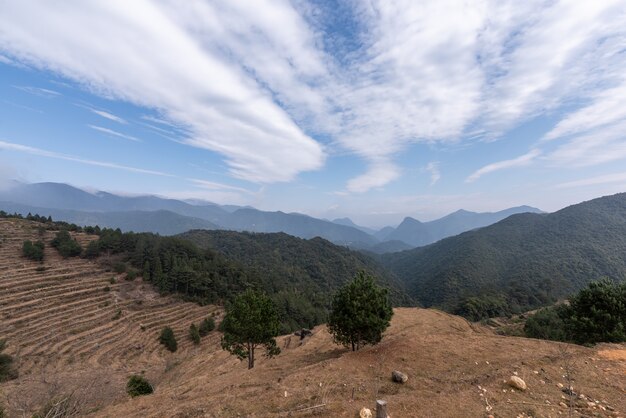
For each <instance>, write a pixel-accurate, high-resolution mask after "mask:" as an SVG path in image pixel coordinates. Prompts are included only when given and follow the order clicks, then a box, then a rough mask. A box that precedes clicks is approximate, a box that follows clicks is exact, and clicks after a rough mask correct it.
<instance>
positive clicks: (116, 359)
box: [0, 219, 216, 417]
mask: <svg viewBox="0 0 626 418" xmlns="http://www.w3.org/2000/svg"><path fill="white" fill-rule="evenodd" d="M38 226H39V224H37V223H34V222H28V221H24V220H16V219H0V338H6V339H7V349H6V352H7V353H8V354H11V355H13V356H14V357H15V360H16V365H17V367H18V369H19V374H20V376H19V378H18V379H17V380H13V381H10V382H7V383H4V384H3V385H2V386H0V401H3V403H4V404H5V407H6V408H7V409H8V411H9V412H10V415H9V416H14V415H15V416H22V415H24V416H28V417H30V416H31V415H30V414H29V413H31V414H32V412H33V411H35V410H36V409H38V408H40V407H41V406H43V405H44V404H45V403H46V402H48V401H50V400H52V399H56V398H62V397H65V396H68V395H70V394H73V396H74V397H75V398H79V399H80V402H81V403H82V406H83V407H84V408H86V409H94V410H95V409H98V408H100V407H102V406H103V405H106V404H109V403H111V402H114V401H119V400H122V399H125V398H126V394H125V385H126V379H127V378H128V376H129V375H130V374H131V373H142V372H144V373H145V375H146V376H147V377H148V378H149V379H151V381H152V382H154V383H156V384H158V383H159V381H160V380H161V379H162V376H163V375H164V373H165V370H166V368H168V367H171V365H172V364H174V363H175V362H177V361H180V360H179V359H180V358H182V357H184V356H185V355H187V354H189V353H190V352H193V351H194V350H196V348H195V347H193V346H192V343H191V341H189V340H188V338H187V334H188V330H189V325H190V324H191V323H192V322H196V323H199V322H200V321H201V320H202V319H203V318H205V317H206V316H208V315H210V314H211V313H213V312H216V309H215V307H200V306H198V305H196V304H193V303H187V302H182V301H179V300H177V299H175V298H172V297H160V296H159V295H158V294H157V293H156V292H154V291H153V290H152V288H151V287H150V286H149V285H146V284H143V283H142V282H141V279H136V280H135V281H132V282H129V281H126V280H124V277H125V274H121V275H120V274H116V273H114V272H112V271H106V270H108V269H107V268H105V267H103V266H102V265H101V264H100V263H98V262H92V261H87V260H83V259H80V258H71V259H65V260H64V259H62V258H61V257H60V256H59V255H58V254H57V252H56V250H54V249H53V248H51V247H50V246H49V245H46V249H45V260H44V262H43V263H38V262H34V261H30V260H27V259H25V258H23V257H22V256H21V248H22V242H23V241H24V240H26V239H31V240H35V239H40V235H39V232H38ZM53 237H54V233H53V232H46V233H45V236H44V237H43V239H44V240H45V241H46V243H48V242H49V241H50V240H51V239H52V238H53ZM75 237H76V238H77V239H78V241H79V242H81V244H83V245H84V244H85V243H86V242H87V241H88V240H90V239H94V238H95V237H90V236H87V235H84V234H78V235H76V236H75ZM112 279H114V280H112ZM164 326H170V327H172V328H173V329H174V331H175V333H176V336H177V338H178V342H179V351H178V352H177V353H175V354H170V353H169V352H167V351H166V350H165V349H164V348H163V347H162V346H161V345H160V344H159V342H158V336H159V333H160V331H161V328H162V327H164Z"/></svg>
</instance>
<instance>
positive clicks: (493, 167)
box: [465, 149, 541, 183]
mask: <svg viewBox="0 0 626 418" xmlns="http://www.w3.org/2000/svg"><path fill="white" fill-rule="evenodd" d="M540 154H541V151H539V150H537V149H534V150H531V151H530V152H529V153H528V154H524V155H522V156H520V157H517V158H513V159H511V160H504V161H498V162H497V163H492V164H489V165H486V166H484V167H482V168H480V169H478V170H476V171H475V172H474V173H472V174H471V175H470V176H469V177H468V178H467V179H465V182H466V183H471V182H474V181H476V180H478V179H479V178H480V177H482V176H484V175H485V174H489V173H493V172H494V171H500V170H505V169H507V168H514V167H524V166H527V165H530V164H531V163H532V162H533V160H534V159H535V158H537V157H538V156H539V155H540Z"/></svg>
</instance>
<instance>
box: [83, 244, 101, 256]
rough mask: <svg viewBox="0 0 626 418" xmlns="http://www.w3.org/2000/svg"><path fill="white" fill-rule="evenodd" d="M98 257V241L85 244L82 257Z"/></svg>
mask: <svg viewBox="0 0 626 418" xmlns="http://www.w3.org/2000/svg"><path fill="white" fill-rule="evenodd" d="M99 255H100V244H99V243H98V241H91V242H90V243H89V244H87V248H85V251H84V252H83V257H85V258H96V257H98V256H99Z"/></svg>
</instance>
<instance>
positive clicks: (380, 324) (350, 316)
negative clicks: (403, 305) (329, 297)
mask: <svg viewBox="0 0 626 418" xmlns="http://www.w3.org/2000/svg"><path fill="white" fill-rule="evenodd" d="M387 293H388V291H387V289H385V288H382V287H379V286H377V285H376V283H375V282H374V278H373V277H372V276H370V275H367V274H365V273H364V272H359V273H358V274H357V275H356V276H355V278H354V279H353V280H352V281H351V282H350V283H348V284H346V285H345V286H344V287H342V288H341V289H340V290H339V291H338V292H337V293H336V294H335V296H334V297H333V301H332V305H331V312H330V316H329V318H328V330H329V331H330V333H331V334H332V335H333V339H334V341H335V342H336V343H337V344H342V345H344V346H346V347H348V348H350V347H351V348H352V351H356V350H358V349H359V348H361V347H362V346H364V345H366V344H377V343H379V342H380V340H381V339H382V335H383V332H384V331H385V330H386V329H387V327H388V326H389V321H390V320H391V317H392V316H393V309H392V308H391V303H390V302H389V298H388V295H387Z"/></svg>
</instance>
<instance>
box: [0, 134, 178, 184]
mask: <svg viewBox="0 0 626 418" xmlns="http://www.w3.org/2000/svg"><path fill="white" fill-rule="evenodd" d="M0 149H4V150H8V151H18V152H23V153H26V154H32V155H38V156H41V157H47V158H54V159H57V160H65V161H73V162H76V163H80V164H87V165H93V166H96V167H105V168H112V169H116V170H124V171H130V172H133V173H139V174H150V175H153V176H162V177H177V176H175V175H173V174H168V173H164V172H162V171H156V170H146V169H143V168H137V167H131V166H127V165H122V164H117V163H111V162H107V161H98V160H91V159H88V158H82V157H77V156H74V155H69V154H63V153H59V152H54V151H47V150H44V149H41V148H35V147H29V146H27V145H21V144H15V143H12V142H4V141H0Z"/></svg>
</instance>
